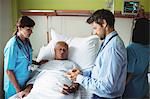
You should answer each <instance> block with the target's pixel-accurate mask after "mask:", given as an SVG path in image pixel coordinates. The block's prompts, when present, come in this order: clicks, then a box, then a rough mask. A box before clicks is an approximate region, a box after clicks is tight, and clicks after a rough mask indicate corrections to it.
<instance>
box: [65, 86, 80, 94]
mask: <svg viewBox="0 0 150 99" xmlns="http://www.w3.org/2000/svg"><path fill="white" fill-rule="evenodd" d="M78 88H79V84H78V83H73V84H72V85H71V86H68V85H66V84H64V87H63V90H62V93H63V94H66V95H68V94H70V93H74V92H76V91H77V90H78Z"/></svg>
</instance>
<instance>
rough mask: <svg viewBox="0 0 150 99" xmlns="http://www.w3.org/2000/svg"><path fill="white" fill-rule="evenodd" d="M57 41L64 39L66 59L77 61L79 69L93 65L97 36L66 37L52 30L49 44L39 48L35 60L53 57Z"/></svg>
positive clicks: (97, 44)
mask: <svg viewBox="0 0 150 99" xmlns="http://www.w3.org/2000/svg"><path fill="white" fill-rule="evenodd" d="M58 41H65V42H66V43H67V44H68V45H69V56H68V59H69V60H71V61H74V62H75V63H77V64H78V65H79V66H80V68H81V69H85V68H89V67H91V66H92V65H93V63H94V61H95V59H96V57H97V54H98V51H99V45H100V44H99V37H98V36H96V35H91V36H88V37H84V38H83V37H82V38H81V37H68V36H65V35H63V34H58V33H55V31H54V30H51V41H50V42H49V44H48V45H47V46H43V47H42V48H41V49H40V52H39V54H38V57H37V61H38V62H39V61H40V60H42V59H54V55H55V54H54V53H55V52H54V47H55V44H56V43H57V42H58Z"/></svg>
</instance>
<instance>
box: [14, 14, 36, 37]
mask: <svg viewBox="0 0 150 99" xmlns="http://www.w3.org/2000/svg"><path fill="white" fill-rule="evenodd" d="M34 25H35V22H34V21H33V20H32V19H31V18H29V17H28V16H22V17H20V18H19V20H18V21H17V23H16V31H15V35H16V34H17V32H18V27H20V28H24V27H33V26H34Z"/></svg>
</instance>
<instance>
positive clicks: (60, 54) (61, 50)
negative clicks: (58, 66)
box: [55, 44, 68, 60]
mask: <svg viewBox="0 0 150 99" xmlns="http://www.w3.org/2000/svg"><path fill="white" fill-rule="evenodd" d="M55 59H56V60H67V59H68V47H67V46H65V45H64V44H58V45H57V46H56V47H55Z"/></svg>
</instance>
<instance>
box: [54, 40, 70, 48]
mask: <svg viewBox="0 0 150 99" xmlns="http://www.w3.org/2000/svg"><path fill="white" fill-rule="evenodd" d="M58 45H63V46H66V47H67V49H68V44H67V43H66V42H65V41H58V42H57V43H56V45H55V48H56V47H57V46H58Z"/></svg>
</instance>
